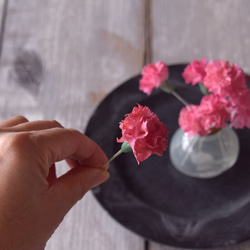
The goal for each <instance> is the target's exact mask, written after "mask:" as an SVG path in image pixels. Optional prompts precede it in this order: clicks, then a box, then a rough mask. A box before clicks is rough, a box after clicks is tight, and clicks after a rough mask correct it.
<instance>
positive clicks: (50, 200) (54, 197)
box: [45, 167, 109, 220]
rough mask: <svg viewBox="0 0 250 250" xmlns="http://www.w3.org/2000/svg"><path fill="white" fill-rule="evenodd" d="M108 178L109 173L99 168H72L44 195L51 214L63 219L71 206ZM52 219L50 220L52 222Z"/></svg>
mask: <svg viewBox="0 0 250 250" xmlns="http://www.w3.org/2000/svg"><path fill="white" fill-rule="evenodd" d="M108 178H109V173H108V172H107V171H106V170H103V169H101V168H84V167H83V168H82V167H79V168H74V169H71V170H70V171H69V172H68V173H66V174H65V175H63V176H61V177H60V178H58V179H57V180H56V181H54V182H53V184H52V185H51V186H50V188H49V190H48V191H47V193H46V196H45V198H46V202H47V204H49V206H50V208H51V211H50V213H51V214H57V218H61V219H62V218H63V217H64V215H65V214H66V213H67V212H68V211H69V210H70V209H71V208H72V206H73V205H74V204H75V203H76V202H77V201H78V200H80V199H81V198H82V197H83V196H84V194H85V193H86V192H87V191H88V190H90V189H91V188H93V187H95V186H97V185H100V184H101V183H103V182H105V181H106V180H107V179H108ZM53 219H54V218H51V220H53Z"/></svg>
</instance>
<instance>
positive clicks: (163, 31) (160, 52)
mask: <svg viewBox="0 0 250 250" xmlns="http://www.w3.org/2000/svg"><path fill="white" fill-rule="evenodd" d="M152 5H153V7H152V12H153V13H152V16H153V17H152V18H153V21H152V23H153V32H152V33H153V38H152V47H153V61H156V60H164V61H166V62H167V63H169V64H171V63H180V62H190V61H191V60H192V59H193V58H197V59H200V58H202V57H207V58H208V59H214V60H216V59H222V60H229V61H230V62H232V63H237V64H239V65H240V66H241V67H243V68H244V70H246V71H248V72H250V58H249V56H248V52H249V47H250V35H249V25H250V17H249V15H248V10H249V7H250V2H249V1H248V0H239V1H234V0H222V1H216V0H207V1H199V0H189V1H185V0H176V1H171V0H152Z"/></svg>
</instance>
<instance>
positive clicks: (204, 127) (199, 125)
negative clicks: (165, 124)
mask: <svg viewBox="0 0 250 250" xmlns="http://www.w3.org/2000/svg"><path fill="white" fill-rule="evenodd" d="M227 106H228V104H227V101H226V99H224V98H221V97H220V96H218V95H207V96H204V97H203V98H202V100H201V103H200V105H188V106H187V107H184V108H183V109H182V110H181V112H180V117H179V125H180V126H181V128H182V129H183V130H184V131H185V132H187V133H188V135H190V136H191V135H195V134H199V135H200V136H204V135H207V134H209V133H211V127H213V128H221V127H224V126H225V121H227V120H229V119H230V113H229V109H228V107H227Z"/></svg>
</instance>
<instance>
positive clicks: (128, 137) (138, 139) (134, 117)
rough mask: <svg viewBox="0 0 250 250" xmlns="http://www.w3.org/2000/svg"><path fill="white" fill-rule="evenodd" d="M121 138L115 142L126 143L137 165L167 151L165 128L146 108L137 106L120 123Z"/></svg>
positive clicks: (166, 130)
mask: <svg viewBox="0 0 250 250" xmlns="http://www.w3.org/2000/svg"><path fill="white" fill-rule="evenodd" d="M120 129H121V130H122V137H121V138H120V139H117V142H124V141H128V143H129V145H130V146H131V148H132V150H133V153H134V155H135V158H136V160H137V162H138V164H139V163H140V162H142V161H144V160H146V159H147V158H148V157H149V156H150V155H151V154H156V155H159V156H161V155H162V151H164V150H166V149H167V142H168V140H167V139H166V137H167V135H168V129H167V127H166V126H165V125H164V124H163V123H162V122H160V121H159V118H158V117H157V116H156V115H155V114H154V113H152V111H151V110H150V109H149V108H148V107H146V106H145V107H143V106H140V105H138V107H134V108H133V110H132V112H131V113H130V114H127V115H126V117H125V119H124V120H122V121H121V122H120Z"/></svg>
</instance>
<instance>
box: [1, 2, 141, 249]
mask: <svg viewBox="0 0 250 250" xmlns="http://www.w3.org/2000/svg"><path fill="white" fill-rule="evenodd" d="M131 27H133V28H131ZM143 32H144V1H142V0H137V1H134V0H126V1H123V0H105V1H101V0H95V1H93V0H85V1H82V0H72V1H68V0H43V1H40V0H32V1H30V0H22V1H20V0H9V6H8V15H7V20H6V29H5V36H4V46H3V54H2V60H1V65H0V82H1V84H0V93H1V98H0V105H1V110H0V120H2V119H5V118H8V117H10V116H13V115H16V114H22V115H25V116H26V117H27V118H29V119H30V120H34V119H57V120H58V121H59V122H61V123H62V124H63V125H64V126H66V127H73V128H76V129H80V130H82V131H83V130H84V128H85V126H86V124H87V121H88V119H89V117H90V115H91V113H92V112H93V110H94V109H95V107H96V106H97V105H98V103H99V102H100V101H101V99H102V98H104V97H105V96H106V95H107V94H108V93H109V92H110V91H111V90H112V89H114V88H115V87H116V86H118V85H119V84H120V83H122V82H123V81H124V80H126V79H127V78H130V77H131V76H133V75H134V74H137V73H138V72H139V71H140V69H141V67H142V65H143V46H144V40H143V39H144V33H143ZM60 165H61V168H62V169H63V170H65V169H66V166H65V164H60ZM60 172H62V171H60ZM143 246H144V241H143V239H142V238H141V237H139V236H136V235H135V234H133V233H131V232H129V231H128V230H127V229H124V228H123V227H122V226H121V225H119V224H118V223H117V222H115V221H114V220H113V219H112V218H111V217H110V216H109V215H107V213H106V212H105V211H104V210H103V209H102V208H101V206H100V205H99V204H98V203H97V201H96V200H95V199H94V197H93V196H92V194H91V193H88V194H87V195H86V197H85V198H84V199H83V200H82V201H81V202H79V203H78V204H77V205H76V206H75V207H74V208H73V209H72V210H71V212H70V213H69V214H68V215H67V216H66V218H65V220H64V222H63V223H62V224H61V226H60V227H59V229H58V230H57V231H56V233H55V234H54V235H53V237H52V239H51V240H50V241H49V243H48V245H47V247H46V250H56V249H60V250H66V249H67V250H68V249H72V250H77V249H91V250H116V249H119V250H127V249H143Z"/></svg>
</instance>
